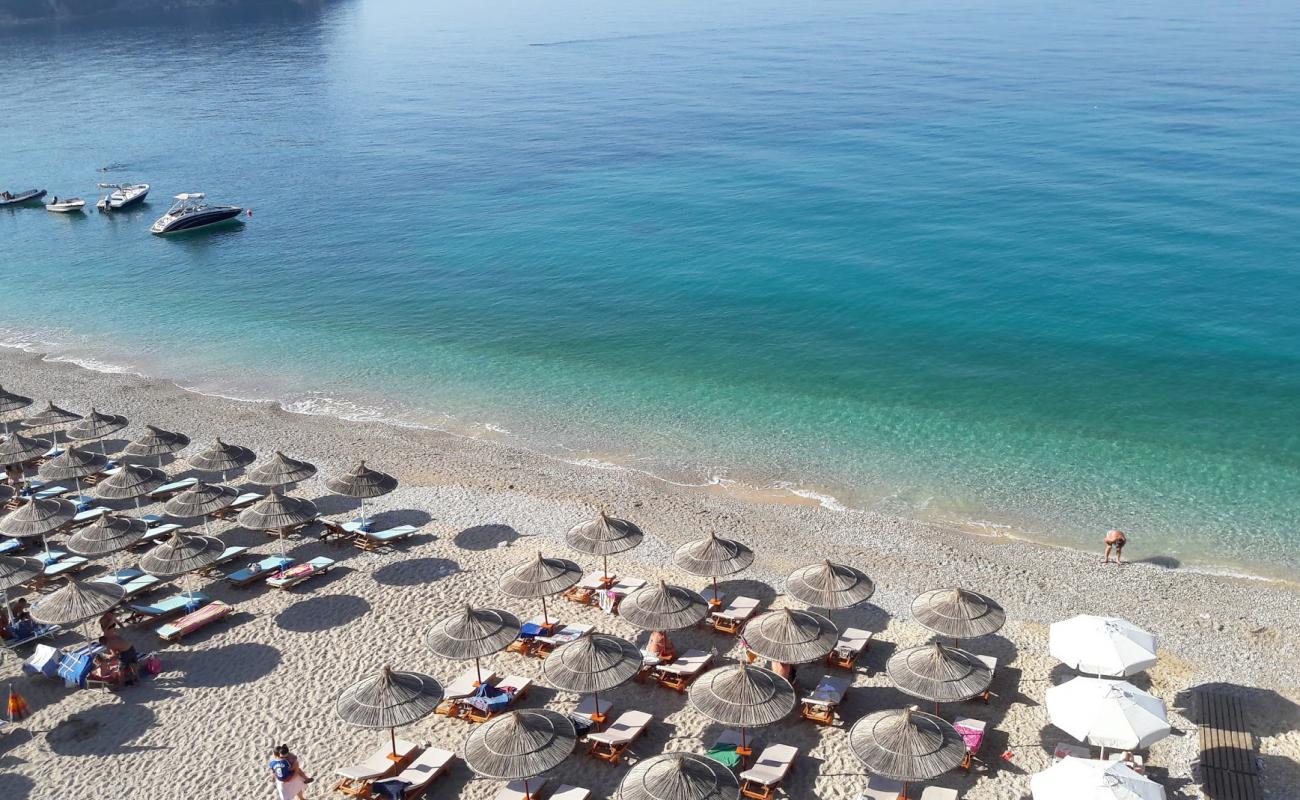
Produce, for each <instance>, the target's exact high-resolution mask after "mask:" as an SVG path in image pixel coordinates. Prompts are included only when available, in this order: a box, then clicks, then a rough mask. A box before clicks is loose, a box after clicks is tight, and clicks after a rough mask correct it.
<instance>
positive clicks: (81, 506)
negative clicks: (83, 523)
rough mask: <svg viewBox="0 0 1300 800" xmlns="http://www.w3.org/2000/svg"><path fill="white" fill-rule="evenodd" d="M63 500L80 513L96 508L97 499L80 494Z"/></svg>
mask: <svg viewBox="0 0 1300 800" xmlns="http://www.w3.org/2000/svg"><path fill="white" fill-rule="evenodd" d="M63 499H64V500H67V501H68V502H69V503H72V504H73V505H74V506H76V507H77V510H78V511H86V510H89V509H91V508H94V507H95V498H93V497H90V496H88V495H84V494H78V495H73V496H72V497H65V498H63Z"/></svg>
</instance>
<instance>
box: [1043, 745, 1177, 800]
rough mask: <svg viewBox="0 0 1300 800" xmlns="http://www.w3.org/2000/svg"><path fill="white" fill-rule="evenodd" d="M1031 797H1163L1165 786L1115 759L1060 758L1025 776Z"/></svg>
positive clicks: (1118, 799) (1132, 799)
mask: <svg viewBox="0 0 1300 800" xmlns="http://www.w3.org/2000/svg"><path fill="white" fill-rule="evenodd" d="M1029 790H1030V791H1031V792H1032V793H1033V798H1034V800H1165V787H1163V786H1161V785H1160V784H1158V783H1156V782H1155V781H1153V780H1150V779H1148V778H1146V777H1144V776H1142V775H1139V774H1137V773H1136V772H1134V771H1133V770H1132V769H1131V768H1130V767H1129V766H1128V765H1127V764H1124V763H1122V762H1119V761H1094V760H1092V759H1090V758H1074V757H1073V756H1069V757H1066V758H1063V759H1061V760H1060V761H1058V762H1057V763H1056V764H1054V765H1052V767H1051V768H1050V769H1047V770H1045V771H1043V772H1039V773H1037V774H1035V775H1034V776H1033V777H1032V778H1030V779H1029Z"/></svg>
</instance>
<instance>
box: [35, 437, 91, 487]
mask: <svg viewBox="0 0 1300 800" xmlns="http://www.w3.org/2000/svg"><path fill="white" fill-rule="evenodd" d="M106 469H108V458H107V457H106V456H103V455H101V454H99V453H92V452H90V451H89V450H79V449H77V448H76V447H73V446H72V445H68V446H67V447H65V448H64V449H63V452H62V453H59V454H58V455H57V456H55V457H54V458H51V459H50V460H49V461H46V462H45V463H44V464H42V465H41V466H40V467H39V468H38V469H37V470H36V474H37V475H40V476H41V477H42V478H44V479H46V480H47V481H66V480H72V481H74V482H75V483H76V486H77V494H78V495H80V494H81V479H82V478H86V477H89V476H91V475H98V474H99V473H101V472H103V471H104V470H106Z"/></svg>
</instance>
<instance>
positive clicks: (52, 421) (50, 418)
mask: <svg viewBox="0 0 1300 800" xmlns="http://www.w3.org/2000/svg"><path fill="white" fill-rule="evenodd" d="M79 419H81V415H80V414H78V413H76V412H75V411H69V410H67V409H66V408H59V407H58V406H56V405H54V403H53V401H51V402H48V403H46V404H45V408H43V409H41V410H40V411H39V412H37V413H36V414H33V415H32V416H30V417H27V418H26V419H24V420H23V425H24V426H25V427H28V428H49V429H50V431H51V433H53V439H54V443H55V444H56V445H57V444H58V443H59V431H60V430H61V429H63V428H66V427H68V426H69V425H71V424H72V423H74V422H76V421H77V420H79Z"/></svg>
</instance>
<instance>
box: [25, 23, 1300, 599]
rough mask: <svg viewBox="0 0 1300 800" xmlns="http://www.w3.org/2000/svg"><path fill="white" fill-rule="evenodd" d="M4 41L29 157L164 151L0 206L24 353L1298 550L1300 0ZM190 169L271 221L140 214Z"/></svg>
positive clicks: (1006, 521) (1097, 522) (875, 497)
mask: <svg viewBox="0 0 1300 800" xmlns="http://www.w3.org/2000/svg"><path fill="white" fill-rule="evenodd" d="M0 45H3V46H4V48H5V49H6V50H7V51H10V52H28V53H31V54H33V59H34V64H33V66H32V68H30V69H29V70H27V71H25V72H21V73H19V72H14V71H8V72H7V73H6V75H5V77H3V78H0V86H2V87H3V90H2V91H0V106H2V107H3V109H4V116H5V119H6V125H5V131H4V135H3V146H2V147H0V176H3V178H2V179H3V180H4V181H5V182H6V183H7V185H8V188H13V189H18V188H26V187H27V186H29V185H41V186H45V187H48V188H49V189H50V190H51V192H52V193H56V194H60V195H70V194H81V195H83V196H86V197H87V198H88V199H89V198H92V197H94V192H95V189H94V183H95V182H96V181H99V180H110V179H111V180H126V179H134V180H146V181H149V182H151V183H153V184H154V186H155V187H156V188H155V190H154V194H153V198H154V199H153V201H152V203H151V205H150V206H149V207H148V208H147V209H145V210H142V211H139V212H136V213H133V214H129V215H121V216H114V217H105V216H101V215H98V214H91V215H88V216H87V217H86V218H85V219H67V218H62V217H59V216H56V215H52V214H46V213H45V212H44V211H42V210H40V209H39V208H36V209H30V210H21V211H10V210H0V257H2V259H3V263H4V264H5V269H4V274H5V276H6V277H5V280H4V290H3V291H2V292H0V328H2V329H3V330H2V331H0V333H2V334H3V335H2V336H0V339H3V340H4V341H6V342H8V343H10V344H15V343H23V344H27V345H29V346H36V347H40V348H44V349H48V350H52V351H54V352H56V353H58V354H60V355H63V356H67V357H76V358H78V359H81V360H88V361H93V362H97V363H100V364H104V365H107V364H115V365H125V366H129V367H132V368H135V369H138V370H141V371H145V372H148V373H150V374H155V375H161V376H166V377H171V378H174V379H176V380H177V381H178V382H179V383H181V384H182V385H186V386H193V387H196V388H199V389H202V390H204V391H211V392H217V393H222V394H229V395H235V396H246V397H275V398H279V399H282V400H284V401H285V402H286V403H288V404H289V405H290V407H292V408H298V409H302V410H314V411H320V412H324V413H342V414H348V415H356V416H380V417H385V418H393V419H399V420H404V421H410V422H416V423H423V424H434V425H439V426H443V427H449V428H452V429H454V430H458V431H462V432H471V433H476V434H478V433H481V434H484V435H490V436H493V437H494V438H500V439H504V440H506V441H511V442H514V443H519V444H523V445H526V446H530V447H535V448H537V449H540V450H543V451H545V452H548V453H553V454H556V455H559V456H562V457H566V458H573V459H594V460H597V461H600V462H607V463H617V464H622V465H627V466H632V467H636V468H639V469H645V470H648V471H651V472H654V473H656V474H659V475H662V476H664V477H667V478H669V479H672V480H678V481H683V482H690V483H705V482H709V481H714V480H723V481H728V480H731V481H738V482H740V483H741V484H743V485H746V486H754V487H758V488H765V487H771V486H778V487H793V488H796V489H800V490H807V491H811V492H815V493H818V494H821V495H828V496H833V497H835V498H836V499H837V501H838V502H840V503H843V504H846V505H854V506H859V507H865V508H872V509H878V510H883V511H889V512H899V513H904V514H912V515H918V516H921V517H924V518H930V519H939V520H944V521H949V522H955V523H958V524H961V525H963V526H964V527H968V528H972V529H981V528H992V529H996V530H1003V531H1009V532H1013V533H1019V534H1021V535H1026V536H1031V537H1034V538H1038V539H1043V540H1047V541H1053V542H1059V543H1063V544H1071V545H1079V546H1089V547H1091V546H1095V544H1096V542H1098V541H1099V540H1100V537H1101V533H1102V532H1103V531H1104V530H1105V529H1106V528H1107V527H1110V526H1113V525H1118V526H1121V527H1124V528H1126V529H1128V530H1130V531H1131V532H1132V533H1133V542H1134V546H1133V548H1132V549H1133V550H1134V551H1135V553H1134V555H1135V556H1144V555H1145V556H1159V557H1162V558H1164V559H1172V560H1173V561H1176V562H1181V563H1186V564H1195V565H1199V566H1219V567H1227V568H1236V569H1240V568H1244V569H1248V570H1251V571H1255V572H1262V573H1267V574H1274V575H1276V574H1282V575H1287V574H1294V573H1293V570H1294V569H1295V567H1296V566H1298V565H1300V534H1298V533H1297V529H1296V521H1297V520H1298V519H1300V499H1297V498H1298V497H1300V493H1298V492H1297V487H1298V486H1300V434H1298V433H1297V425H1296V422H1297V419H1298V418H1300V414H1298V412H1297V410H1298V409H1300V369H1297V367H1298V366H1300V321H1298V320H1300V317H1297V314H1296V310H1297V308H1300V259H1298V258H1297V257H1298V256H1300V160H1298V159H1297V158H1296V153H1297V152H1300V88H1298V86H1300V84H1298V82H1297V81H1296V80H1295V78H1296V76H1297V75H1300V9H1298V8H1297V7H1296V6H1294V5H1293V4H1284V3H1266V2H1247V3H1245V4H1241V5H1239V6H1234V7H1232V8H1230V9H1229V8H1225V7H1222V6H1221V4H1211V3H1191V4H1188V3H1173V2H1166V1H1164V0H1162V1H1161V2H1137V3H1134V2H1125V3H1117V2H1101V3H1095V4H1088V7H1087V8H1086V9H1081V8H1078V7H1077V4H1065V3H1059V4H1054V3H1046V4H1044V3H1019V2H1012V3H999V4H982V5H981V4H974V3H961V2H921V3H914V2H909V3H902V2H884V3H874V4H869V5H868V4H862V3H849V2H827V3H822V4H818V5H817V6H816V8H814V9H811V10H809V9H804V8H798V7H795V6H792V5H789V4H777V3H764V2H760V3H746V4H739V3H731V4H723V5H721V6H717V5H712V6H709V7H707V9H706V7H704V6H702V5H698V4H690V3H667V4H656V5H655V7H654V8H633V9H621V8H612V7H609V6H608V4H601V3H583V2H559V3H551V4H546V5H545V7H541V6H536V5H534V4H526V3H502V4H492V5H491V6H490V7H484V8H475V9H465V8H461V7H459V5H457V4H448V3H423V2H414V0H401V1H398V0H395V1H394V2H379V0H350V1H347V0H345V1H344V2H338V3H334V4H330V5H327V6H325V7H324V8H323V10H319V11H312V12H299V13H292V14H263V15H249V14H247V13H240V14H220V15H199V16H183V17H178V18H171V19H168V20H165V21H152V22H125V21H114V22H105V21H101V22H95V23H81V24H76V25H67V26H62V27H59V28H29V29H23V30H13V31H3V32H0ZM108 165H117V166H116V168H115V169H114V170H113V171H111V172H107V173H100V172H97V171H96V170H97V169H98V168H101V167H104V166H108ZM195 190H201V191H206V192H208V193H209V195H210V196H211V197H212V198H213V199H216V200H224V201H229V202H235V203H240V204H243V205H246V206H249V207H251V208H253V210H254V217H253V219H251V220H249V221H248V223H247V224H245V225H243V226H242V227H236V228H231V229H227V230H224V231H220V232H214V233H211V234H203V235H195V236H189V237H186V238H181V239H171V240H164V239H158V238H156V237H151V236H149V235H148V234H147V232H146V228H147V225H148V223H149V222H150V221H151V220H152V219H153V218H154V217H156V216H157V215H159V214H161V213H162V211H163V210H164V209H165V207H166V198H167V196H169V195H170V194H174V193H176V192H180V191H195ZM0 382H2V383H5V384H6V385H7V384H11V383H13V384H16V385H22V383H23V381H22V379H21V376H3V379H2V380H0ZM28 388H33V390H34V391H39V387H28ZM64 399H65V400H67V401H68V402H69V403H75V402H82V399H78V398H64ZM88 399H89V398H87V399H85V400H88Z"/></svg>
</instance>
